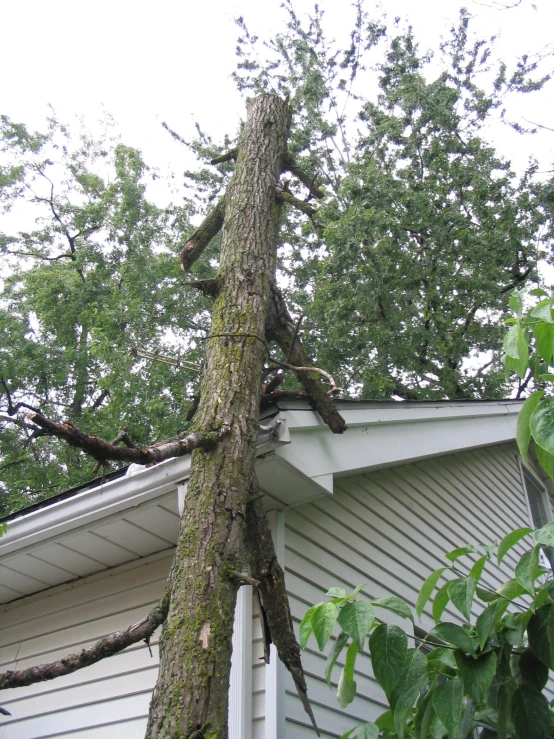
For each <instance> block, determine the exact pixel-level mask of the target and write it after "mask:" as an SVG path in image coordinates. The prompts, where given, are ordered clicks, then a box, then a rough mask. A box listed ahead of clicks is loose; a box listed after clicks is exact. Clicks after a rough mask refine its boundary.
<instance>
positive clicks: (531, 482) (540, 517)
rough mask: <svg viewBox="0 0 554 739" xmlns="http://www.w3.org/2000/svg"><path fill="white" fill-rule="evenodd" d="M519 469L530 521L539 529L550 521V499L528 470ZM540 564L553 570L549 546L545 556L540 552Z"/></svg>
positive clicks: (553, 554) (552, 555)
mask: <svg viewBox="0 0 554 739" xmlns="http://www.w3.org/2000/svg"><path fill="white" fill-rule="evenodd" d="M521 471H522V475H523V483H524V485H525V492H526V494H527V501H528V503H529V512H530V514H531V522H532V525H533V526H534V528H536V529H540V528H541V527H542V526H545V525H546V524H547V523H549V522H550V521H552V509H551V507H550V499H549V496H548V493H547V491H546V490H545V489H544V487H543V486H542V485H541V484H540V483H539V482H537V480H536V479H535V478H534V477H533V476H532V475H531V474H530V473H529V472H528V470H526V469H525V468H524V467H522V470H521ZM541 564H542V565H543V566H544V567H548V568H549V569H551V570H553V571H554V549H552V548H551V547H549V548H548V552H547V554H546V556H545V554H544V552H541Z"/></svg>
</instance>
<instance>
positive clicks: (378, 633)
mask: <svg viewBox="0 0 554 739" xmlns="http://www.w3.org/2000/svg"><path fill="white" fill-rule="evenodd" d="M369 651H370V652H371V662H372V665H373V674H374V675H375V679H376V680H377V682H378V683H379V685H380V686H381V687H382V688H383V690H384V691H385V693H386V695H387V697H388V698H390V695H391V693H392V691H393V690H394V688H395V687H396V685H397V683H398V681H399V680H400V677H401V675H402V670H403V668H404V661H405V659H406V655H407V653H408V637H407V636H406V634H405V632H404V631H402V629H400V628H399V627H398V626H391V625H390V624H380V625H379V626H378V627H377V628H376V629H375V631H374V632H373V633H372V634H371V636H370V637H369Z"/></svg>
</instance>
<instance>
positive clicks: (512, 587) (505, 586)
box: [496, 580, 527, 600]
mask: <svg viewBox="0 0 554 739" xmlns="http://www.w3.org/2000/svg"><path fill="white" fill-rule="evenodd" d="M496 592H497V593H498V595H501V596H502V597H503V598H506V599H507V600H515V599H516V598H519V597H520V596H521V595H525V593H526V592H527V591H526V590H525V588H524V587H523V586H522V585H521V584H520V583H518V581H517V580H507V581H506V582H505V583H502V585H501V586H500V587H499V588H496Z"/></svg>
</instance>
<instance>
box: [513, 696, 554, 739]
mask: <svg viewBox="0 0 554 739" xmlns="http://www.w3.org/2000/svg"><path fill="white" fill-rule="evenodd" d="M511 715H512V721H513V722H514V726H515V730H516V733H517V737H518V739H547V737H548V736H549V734H550V719H551V713H550V707H549V705H548V700H547V699H546V698H545V696H544V695H543V694H542V693H541V692H540V690H537V689H536V688H535V687H533V686H532V685H520V686H519V688H518V689H517V690H516V692H515V693H514V694H513V696H512V704H511Z"/></svg>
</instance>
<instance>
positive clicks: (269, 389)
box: [262, 372, 285, 395]
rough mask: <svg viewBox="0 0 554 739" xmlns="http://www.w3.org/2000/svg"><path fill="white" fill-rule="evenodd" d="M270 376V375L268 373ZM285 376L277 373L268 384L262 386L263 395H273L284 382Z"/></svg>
mask: <svg viewBox="0 0 554 739" xmlns="http://www.w3.org/2000/svg"><path fill="white" fill-rule="evenodd" d="M268 374H269V373H268ZM284 379H285V375H284V373H283V372H277V374H276V375H275V376H274V377H272V378H271V380H270V381H269V382H268V383H264V384H263V385H262V395H271V393H273V392H274V391H275V390H277V388H278V387H279V385H281V383H282V382H283V381H284Z"/></svg>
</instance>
